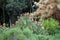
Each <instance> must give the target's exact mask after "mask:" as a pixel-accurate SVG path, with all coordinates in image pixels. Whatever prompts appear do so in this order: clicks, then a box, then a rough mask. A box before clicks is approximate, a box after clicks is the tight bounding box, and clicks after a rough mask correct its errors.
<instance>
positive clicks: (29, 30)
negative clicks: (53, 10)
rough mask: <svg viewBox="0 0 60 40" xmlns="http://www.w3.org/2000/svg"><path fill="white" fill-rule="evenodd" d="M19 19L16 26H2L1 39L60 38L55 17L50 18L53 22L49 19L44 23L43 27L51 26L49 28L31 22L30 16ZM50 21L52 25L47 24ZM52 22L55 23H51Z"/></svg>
mask: <svg viewBox="0 0 60 40" xmlns="http://www.w3.org/2000/svg"><path fill="white" fill-rule="evenodd" d="M19 20H20V21H19V22H18V23H16V26H15V27H12V28H6V27H2V28H0V40H60V36H59V35H60V32H59V30H58V29H57V28H58V25H57V23H56V22H55V20H54V19H50V21H51V22H50V21H48V20H45V21H44V22H46V21H47V22H46V23H44V24H45V25H44V26H43V27H45V28H48V27H50V29H49V30H48V29H47V30H46V29H45V28H44V29H43V28H42V26H40V25H39V24H36V23H34V22H31V20H30V19H29V18H23V17H22V18H20V19H19ZM49 22H50V25H47V24H48V23H49ZM51 23H55V24H52V25H51ZM46 25H47V27H46ZM53 27H54V28H53ZM52 28H53V29H52ZM54 32H55V33H54ZM51 33H52V34H51Z"/></svg>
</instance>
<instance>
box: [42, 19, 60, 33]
mask: <svg viewBox="0 0 60 40" xmlns="http://www.w3.org/2000/svg"><path fill="white" fill-rule="evenodd" d="M42 22H43V24H44V25H43V26H44V28H45V29H46V30H47V31H48V33H49V34H55V33H56V32H57V28H58V27H59V25H58V22H57V21H56V20H55V19H53V18H50V19H49V20H43V21H42Z"/></svg>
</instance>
